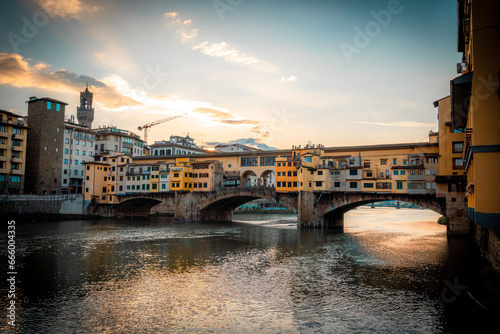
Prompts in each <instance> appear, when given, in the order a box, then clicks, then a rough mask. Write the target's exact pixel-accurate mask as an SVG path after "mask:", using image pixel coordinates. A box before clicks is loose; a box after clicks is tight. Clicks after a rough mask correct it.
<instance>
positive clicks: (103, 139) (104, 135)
mask: <svg viewBox="0 0 500 334" xmlns="http://www.w3.org/2000/svg"><path fill="white" fill-rule="evenodd" d="M93 131H94V132H95V144H94V151H95V152H96V154H127V155H130V156H134V157H140V156H143V155H144V147H145V145H144V144H145V143H144V141H143V140H142V139H141V138H140V137H139V136H138V135H136V134H135V133H133V132H131V131H128V130H123V129H118V128H116V127H115V126H108V127H99V128H97V129H94V130H93Z"/></svg>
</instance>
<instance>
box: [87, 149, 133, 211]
mask: <svg viewBox="0 0 500 334" xmlns="http://www.w3.org/2000/svg"><path fill="white" fill-rule="evenodd" d="M94 158H95V161H89V162H85V163H84V179H83V195H84V200H85V201H94V202H97V203H100V204H117V203H119V201H118V198H117V195H119V194H124V193H125V184H126V181H125V180H126V179H125V177H126V170H127V165H128V164H129V163H130V162H131V161H132V158H131V157H130V156H128V155H122V154H119V155H99V156H96V157H94Z"/></svg>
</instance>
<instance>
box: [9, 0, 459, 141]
mask: <svg viewBox="0 0 500 334" xmlns="http://www.w3.org/2000/svg"><path fill="white" fill-rule="evenodd" d="M456 20H457V19H456V0H440V1H434V0H400V1H398V0H388V1H386V0H382V1H379V0H330V1H318V0H308V1H305V0H300V1H299V0H252V1H250V0H162V1H159V0H151V1H150V0H143V1H135V0H85V1H84V0H12V1H3V2H2V3H1V5H0V109H4V110H10V111H13V112H16V113H18V114H21V115H23V116H25V115H27V104H26V103H25V101H27V100H28V98H29V97H30V96H38V97H51V98H54V99H57V100H61V101H64V102H66V103H68V106H66V117H70V116H71V115H75V117H76V108H77V106H78V105H79V96H80V95H79V94H80V92H82V91H83V90H84V89H85V86H86V84H87V82H88V85H89V90H90V91H92V92H93V93H94V108H95V118H94V122H93V124H92V127H94V128H96V127H98V126H107V125H114V126H116V127H118V128H122V129H126V130H130V131H133V132H135V133H137V134H140V135H141V136H142V132H141V131H139V130H138V129H137V128H138V127H139V126H141V125H144V124H146V123H149V122H153V121H156V120H159V119H163V118H166V117H169V116H173V115H184V116H183V117H180V118H177V119H175V120H171V121H168V122H164V123H162V124H159V125H156V126H153V127H151V128H150V132H149V135H148V141H149V143H150V144H151V143H153V141H156V140H168V139H169V137H170V135H179V136H186V135H187V134H189V136H190V137H192V138H194V140H195V142H196V143H197V144H198V145H214V144H216V143H227V142H240V143H245V144H249V145H252V146H256V147H260V148H264V149H272V148H278V149H289V148H291V146H292V145H305V144H308V143H312V144H322V145H324V146H327V147H331V146H350V145H372V144H386V143H402V142H423V141H427V140H428V133H429V131H430V130H433V131H437V110H436V109H435V108H434V107H433V102H434V101H436V100H438V99H441V98H443V97H445V96H447V95H449V80H450V79H452V78H454V77H456V76H457V74H456V63H458V62H460V59H461V55H460V54H459V53H458V52H457V46H456V40H457V39H456V28H457V25H456Z"/></svg>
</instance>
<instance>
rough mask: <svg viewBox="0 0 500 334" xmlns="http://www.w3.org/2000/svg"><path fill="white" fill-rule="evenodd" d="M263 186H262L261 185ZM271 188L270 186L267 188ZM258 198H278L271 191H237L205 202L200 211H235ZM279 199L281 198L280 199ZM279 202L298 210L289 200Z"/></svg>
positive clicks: (290, 208)
mask: <svg viewBox="0 0 500 334" xmlns="http://www.w3.org/2000/svg"><path fill="white" fill-rule="evenodd" d="M261 188H262V187H261ZM267 189H269V188H267ZM256 199H267V200H270V201H276V200H277V198H275V196H273V194H272V193H271V192H269V193H265V192H262V193H258V192H245V191H241V192H235V193H231V194H224V195H221V196H218V197H217V198H215V199H212V200H211V201H210V202H208V203H204V205H203V206H202V208H201V210H200V213H202V214H203V213H206V212H210V211H212V212H213V211H219V212H227V211H231V212H232V211H234V209H236V208H237V207H239V206H241V205H243V204H245V203H248V202H250V201H253V200H256ZM278 201H279V200H278ZM279 204H280V205H281V206H283V207H285V208H287V209H289V210H292V211H294V210H296V209H297V208H296V207H295V206H293V204H291V203H289V202H287V201H282V202H279Z"/></svg>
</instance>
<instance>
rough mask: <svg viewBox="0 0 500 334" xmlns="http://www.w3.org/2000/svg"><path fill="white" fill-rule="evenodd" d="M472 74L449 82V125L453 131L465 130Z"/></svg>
mask: <svg viewBox="0 0 500 334" xmlns="http://www.w3.org/2000/svg"><path fill="white" fill-rule="evenodd" d="M472 73H473V72H469V73H467V74H464V75H462V76H459V77H458V78H455V79H453V80H451V83H450V94H451V123H452V125H453V128H454V129H459V128H465V127H466V125H467V115H468V113H469V101H470V96H471V89H472Z"/></svg>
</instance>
